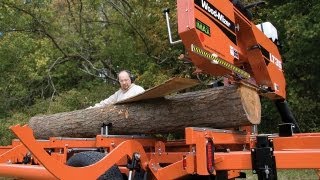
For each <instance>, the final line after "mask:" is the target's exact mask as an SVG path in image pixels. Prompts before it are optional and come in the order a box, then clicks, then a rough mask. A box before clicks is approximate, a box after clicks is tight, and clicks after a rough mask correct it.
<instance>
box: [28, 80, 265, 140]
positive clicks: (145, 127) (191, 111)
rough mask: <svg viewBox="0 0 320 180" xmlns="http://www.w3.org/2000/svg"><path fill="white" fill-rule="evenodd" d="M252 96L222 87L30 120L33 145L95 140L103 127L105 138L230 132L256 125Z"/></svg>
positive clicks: (256, 99)
mask: <svg viewBox="0 0 320 180" xmlns="http://www.w3.org/2000/svg"><path fill="white" fill-rule="evenodd" d="M260 118H261V105H260V99H259V96H258V94H257V92H256V91H255V90H254V89H251V88H249V87H247V86H243V85H241V86H236V85H235V86H225V87H219V88H212V89H207V90H203V91H196V92H189V93H184V94H177V95H173V96H168V97H166V98H160V99H152V100H146V101H139V102H133V103H128V104H120V105H110V106H106V107H103V108H93V109H83V110H77V111H72V112H64V113H58V114H53V115H45V116H36V117H32V118H31V119H30V121H29V126H30V127H31V128H32V129H33V131H34V135H35V137H36V138H38V139H47V138H49V137H94V136H96V135H97V134H100V127H101V125H102V123H105V124H112V126H111V128H109V134H120V135H122V134H156V133H173V132H183V131H184V129H185V127H211V128H231V127H239V126H245V125H251V124H259V123H260Z"/></svg>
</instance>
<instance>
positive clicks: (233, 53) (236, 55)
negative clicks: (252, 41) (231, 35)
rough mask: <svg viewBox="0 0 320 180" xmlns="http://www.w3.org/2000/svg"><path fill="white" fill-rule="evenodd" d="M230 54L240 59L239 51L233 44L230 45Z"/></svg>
mask: <svg viewBox="0 0 320 180" xmlns="http://www.w3.org/2000/svg"><path fill="white" fill-rule="evenodd" d="M230 54H231V56H233V57H234V58H236V59H239V53H238V51H237V50H236V49H235V48H234V47H232V46H230Z"/></svg>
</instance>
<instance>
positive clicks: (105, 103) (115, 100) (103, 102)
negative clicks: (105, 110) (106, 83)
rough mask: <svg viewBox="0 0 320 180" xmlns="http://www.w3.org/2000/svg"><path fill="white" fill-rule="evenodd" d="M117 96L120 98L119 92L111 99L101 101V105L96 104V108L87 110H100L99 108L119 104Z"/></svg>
mask: <svg viewBox="0 0 320 180" xmlns="http://www.w3.org/2000/svg"><path fill="white" fill-rule="evenodd" d="M117 96H118V91H117V92H115V93H114V94H113V95H111V96H110V97H108V98H107V99H105V100H102V101H100V102H99V103H97V104H95V105H94V106H90V107H89V108H87V109H90V108H98V107H103V106H107V105H110V104H114V103H116V102H117Z"/></svg>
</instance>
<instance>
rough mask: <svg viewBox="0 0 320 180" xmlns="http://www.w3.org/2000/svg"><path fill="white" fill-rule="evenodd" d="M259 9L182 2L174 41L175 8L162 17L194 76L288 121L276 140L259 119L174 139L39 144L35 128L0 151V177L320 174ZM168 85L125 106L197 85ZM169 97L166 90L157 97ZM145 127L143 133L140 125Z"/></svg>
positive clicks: (20, 131) (223, 1)
mask: <svg viewBox="0 0 320 180" xmlns="http://www.w3.org/2000/svg"><path fill="white" fill-rule="evenodd" d="M259 4H261V3H260V2H259V3H255V4H252V5H248V6H243V5H242V4H241V3H240V2H239V1H237V0H232V1H229V0H219V1H216V0H177V17H178V32H179V36H180V38H181V40H178V41H173V40H172V36H171V29H170V24H169V10H165V11H164V13H165V16H166V20H167V25H168V31H169V40H170V42H171V43H172V44H176V43H183V44H184V47H185V49H186V54H185V55H184V57H183V59H185V60H188V61H191V62H192V63H193V64H194V65H195V66H196V68H197V72H198V73H199V72H201V73H205V74H209V75H212V76H219V77H223V78H224V82H225V83H224V85H225V86H229V85H230V86H233V87H237V88H242V89H243V88H244V89H249V90H250V92H254V93H256V95H258V94H259V95H261V96H265V97H267V98H269V99H271V100H272V101H274V102H275V104H276V106H277V108H278V110H279V112H280V115H281V118H282V120H283V124H280V125H279V133H277V134H258V132H257V125H256V124H258V123H259V121H255V122H254V123H252V124H246V125H242V124H238V127H236V128H235V126H234V125H233V126H232V127H231V126H230V127H226V128H225V129H214V128H210V127H209V126H208V127H189V126H185V127H182V128H183V129H184V138H183V139H177V140H171V141H169V140H166V139H162V138H155V137H152V136H149V135H148V134H147V135H136V134H126V135H116V134H112V132H113V131H112V129H111V128H112V126H115V125H112V126H111V124H110V123H101V127H99V128H101V129H97V130H98V131H100V132H101V133H100V134H97V135H96V136H95V137H93V138H92V137H87V138H84V137H81V138H79V137H77V138H69V137H65V136H63V137H56V136H51V137H49V138H46V139H45V140H42V139H38V138H35V132H34V129H32V128H31V127H29V126H27V125H26V126H20V125H16V126H13V127H11V130H12V131H13V133H14V134H15V135H16V136H17V138H18V139H15V140H13V141H12V144H11V145H9V146H2V147H0V176H4V177H14V178H18V179H126V178H128V179H234V178H239V177H245V173H243V172H242V170H252V172H253V173H254V174H257V176H258V179H261V180H264V179H277V169H320V143H319V142H320V133H299V126H298V124H297V123H296V121H295V119H294V118H293V116H292V114H291V112H290V111H289V108H288V106H287V104H286V101H285V99H286V91H285V86H286V84H285V78H284V75H283V68H282V60H281V56H280V54H279V51H278V48H277V44H278V37H277V31H276V29H275V28H274V27H273V25H272V24H271V23H268V22H267V23H262V24H259V25H254V24H253V23H252V22H251V21H250V20H251V14H250V12H249V10H248V8H250V7H252V6H256V5H259ZM175 80H177V79H175ZM178 81H185V82H189V81H187V80H181V79H180V80H179V79H178ZM172 82H175V81H169V82H167V83H165V84H163V85H160V87H156V88H153V89H150V90H147V91H146V92H145V93H143V94H140V95H138V96H136V97H133V98H131V99H128V100H125V101H123V102H121V104H126V103H132V102H137V101H138V102H140V101H145V100H150V99H153V98H159V97H162V96H164V95H166V94H167V93H168V92H173V91H178V90H181V89H182V88H185V87H190V86H191V85H193V81H192V82H191V81H190V82H191V83H189V84H188V83H186V84H183V85H181V86H175V85H173V84H170V83H172ZM169 87H171V89H170V90H169V91H166V89H168V88H169ZM163 89H165V90H164V91H165V92H162V93H161V92H160V90H163ZM154 101H156V100H154ZM259 103H260V102H259ZM195 106H196V105H195ZM247 113H248V112H247ZM259 113H260V112H259V111H258V113H257V116H258V117H259V115H260V114H259ZM211 120H212V121H214V120H215V117H212V118H211ZM197 121H201V119H198V120H197ZM249 122H251V121H249ZM252 122H253V121H252ZM215 128H216V127H215ZM140 129H141V131H142V132H143V131H144V129H143V126H140ZM159 129H161V128H159ZM110 132H111V133H110ZM142 134H144V133H142ZM36 137H37V136H36Z"/></svg>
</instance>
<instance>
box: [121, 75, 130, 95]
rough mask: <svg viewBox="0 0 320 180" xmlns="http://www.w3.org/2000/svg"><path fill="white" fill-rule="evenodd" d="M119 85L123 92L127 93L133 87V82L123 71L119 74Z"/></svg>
mask: <svg viewBox="0 0 320 180" xmlns="http://www.w3.org/2000/svg"><path fill="white" fill-rule="evenodd" d="M119 83H120V86H121V89H122V90H124V91H126V90H128V89H129V87H130V86H131V80H130V77H129V74H128V73H127V72H125V71H123V72H121V73H120V74H119Z"/></svg>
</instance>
